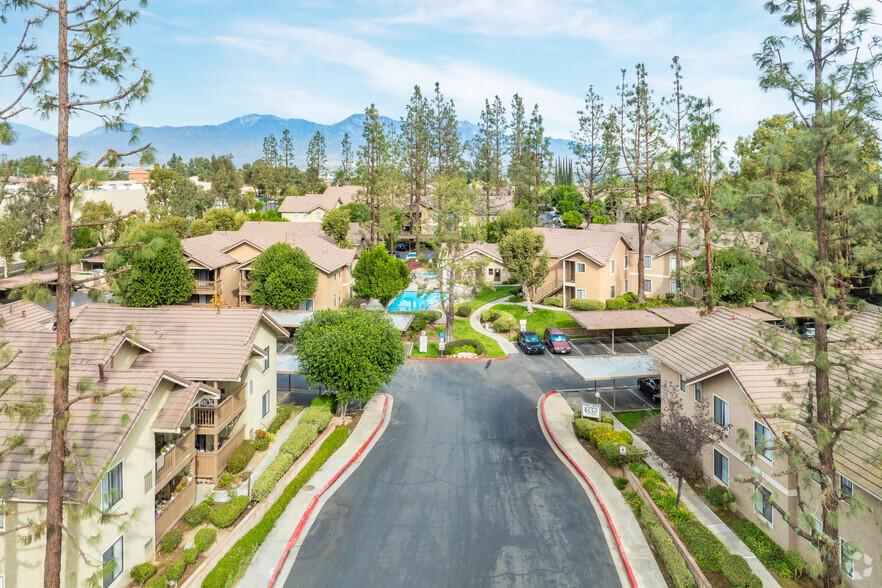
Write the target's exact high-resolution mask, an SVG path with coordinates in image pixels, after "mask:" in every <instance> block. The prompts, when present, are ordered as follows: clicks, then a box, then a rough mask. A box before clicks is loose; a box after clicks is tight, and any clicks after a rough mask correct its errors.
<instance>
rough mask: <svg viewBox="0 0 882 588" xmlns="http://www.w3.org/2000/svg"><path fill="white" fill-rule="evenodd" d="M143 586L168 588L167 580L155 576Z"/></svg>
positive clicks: (163, 577)
mask: <svg viewBox="0 0 882 588" xmlns="http://www.w3.org/2000/svg"><path fill="white" fill-rule="evenodd" d="M144 585H145V586H146V587H147V588H168V578H166V577H165V576H156V577H155V578H152V579H151V580H150V581H149V582H147V583H146V584H144Z"/></svg>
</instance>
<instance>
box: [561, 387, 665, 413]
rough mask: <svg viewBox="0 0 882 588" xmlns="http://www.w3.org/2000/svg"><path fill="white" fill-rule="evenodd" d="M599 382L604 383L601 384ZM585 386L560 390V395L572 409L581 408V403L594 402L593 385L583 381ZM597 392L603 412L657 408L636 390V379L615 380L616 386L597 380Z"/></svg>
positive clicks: (655, 404) (579, 409) (595, 399)
mask: <svg viewBox="0 0 882 588" xmlns="http://www.w3.org/2000/svg"><path fill="white" fill-rule="evenodd" d="M601 384H604V385H603V386H601ZM585 386H586V387H585V388H581V389H576V390H560V393H561V396H563V397H564V399H565V400H566V401H567V403H568V404H569V405H570V408H572V409H573V410H574V411H581V410H582V403H589V404H596V403H597V398H596V397H595V395H594V392H595V390H594V385H593V384H591V385H589V384H588V383H587V382H586V383H585ZM597 392H599V393H600V406H601V408H602V409H603V411H604V412H613V411H618V410H646V409H650V408H658V407H659V405H658V404H657V403H653V402H652V401H651V400H649V398H648V397H647V396H645V395H643V394H641V393H640V392H639V391H638V390H637V382H636V380H622V381H621V383H620V382H619V380H616V387H615V389H613V387H612V386H611V385H610V384H609V383H608V382H598V384H597Z"/></svg>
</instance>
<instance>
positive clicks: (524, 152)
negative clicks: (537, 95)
mask: <svg viewBox="0 0 882 588" xmlns="http://www.w3.org/2000/svg"><path fill="white" fill-rule="evenodd" d="M550 165H551V148H550V147H549V140H548V139H547V138H546V137H545V127H544V125H543V121H542V115H541V114H540V113H539V105H538V104H536V105H534V106H533V112H532V113H531V114H530V120H529V121H528V122H527V125H526V126H525V127H524V131H523V139H522V143H521V148H520V156H519V160H518V162H517V164H516V168H515V175H514V176H513V178H512V181H513V183H514V184H515V188H516V190H517V192H518V193H519V200H520V205H521V207H523V208H525V209H526V210H527V212H529V214H530V215H531V216H532V217H533V218H534V219H538V218H539V213H540V211H541V210H542V206H543V204H545V203H544V202H543V200H542V196H543V194H544V191H545V190H544V188H545V182H546V180H547V178H548V172H549V169H550Z"/></svg>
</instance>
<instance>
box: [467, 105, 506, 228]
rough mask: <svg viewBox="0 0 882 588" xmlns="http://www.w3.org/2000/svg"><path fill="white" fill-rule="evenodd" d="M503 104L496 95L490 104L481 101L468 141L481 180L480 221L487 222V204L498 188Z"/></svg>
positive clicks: (501, 156) (501, 148)
mask: <svg viewBox="0 0 882 588" xmlns="http://www.w3.org/2000/svg"><path fill="white" fill-rule="evenodd" d="M505 131H506V121H505V107H504V106H503V105H502V100H500V98H499V96H496V97H495V98H494V100H493V103H492V104H491V103H490V101H489V100H485V101H484V110H482V111H481V118H480V122H479V123H478V134H477V136H476V137H475V139H474V141H473V142H472V145H471V149H472V157H473V158H474V160H475V167H476V170H477V172H478V177H479V178H480V179H481V182H482V183H483V184H484V197H483V200H484V206H483V209H484V211H483V212H484V222H485V223H489V222H490V220H491V218H490V205H491V203H492V201H493V198H499V192H500V190H501V189H502V176H503V171H502V159H503V156H504V153H505V142H506V135H505Z"/></svg>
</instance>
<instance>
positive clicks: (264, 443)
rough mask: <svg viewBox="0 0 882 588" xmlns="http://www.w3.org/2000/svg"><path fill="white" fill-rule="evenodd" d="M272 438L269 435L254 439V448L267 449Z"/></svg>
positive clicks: (257, 449)
mask: <svg viewBox="0 0 882 588" xmlns="http://www.w3.org/2000/svg"><path fill="white" fill-rule="evenodd" d="M269 445H270V438H269V437H261V438H260V439H255V440H254V450H255V451H266V450H267V449H269Z"/></svg>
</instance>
